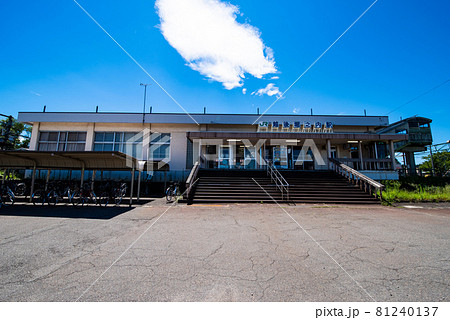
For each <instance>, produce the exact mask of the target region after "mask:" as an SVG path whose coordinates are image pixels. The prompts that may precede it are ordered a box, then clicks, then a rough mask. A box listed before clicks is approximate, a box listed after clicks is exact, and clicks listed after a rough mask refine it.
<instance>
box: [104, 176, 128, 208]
mask: <svg viewBox="0 0 450 320" xmlns="http://www.w3.org/2000/svg"><path fill="white" fill-rule="evenodd" d="M107 187H108V186H107ZM126 192H127V184H126V183H125V182H123V183H121V185H120V187H117V188H114V189H112V190H108V191H105V192H103V193H102V194H101V196H100V206H102V207H106V206H107V205H108V204H109V203H110V202H114V203H115V205H116V206H117V205H119V204H120V203H121V202H122V200H123V198H124V197H125V195H126Z"/></svg>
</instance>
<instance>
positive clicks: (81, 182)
mask: <svg viewBox="0 0 450 320" xmlns="http://www.w3.org/2000/svg"><path fill="white" fill-rule="evenodd" d="M83 184H84V165H83V167H82V168H81V179H80V188H83Z"/></svg>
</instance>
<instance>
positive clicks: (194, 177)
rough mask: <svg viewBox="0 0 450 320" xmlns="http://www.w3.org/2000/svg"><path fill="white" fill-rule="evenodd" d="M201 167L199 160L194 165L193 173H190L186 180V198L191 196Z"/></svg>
mask: <svg viewBox="0 0 450 320" xmlns="http://www.w3.org/2000/svg"><path fill="white" fill-rule="evenodd" d="M199 169H200V163H199V162H198V161H197V162H196V163H195V164H194V166H193V167H192V170H191V173H189V176H188V178H187V180H186V199H188V200H189V199H190V198H191V192H192V188H193V187H194V185H195V183H196V182H197V175H198V170H199Z"/></svg>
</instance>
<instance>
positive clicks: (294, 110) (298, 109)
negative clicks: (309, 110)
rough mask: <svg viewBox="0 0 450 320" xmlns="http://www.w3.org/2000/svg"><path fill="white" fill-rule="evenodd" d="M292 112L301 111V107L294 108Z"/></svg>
mask: <svg viewBox="0 0 450 320" xmlns="http://www.w3.org/2000/svg"><path fill="white" fill-rule="evenodd" d="M292 112H293V113H299V112H300V108H294V109H293V110H292Z"/></svg>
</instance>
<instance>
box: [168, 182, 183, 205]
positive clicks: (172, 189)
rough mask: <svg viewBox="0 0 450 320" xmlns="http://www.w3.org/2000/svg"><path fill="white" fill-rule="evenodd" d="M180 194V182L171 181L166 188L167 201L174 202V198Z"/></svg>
mask: <svg viewBox="0 0 450 320" xmlns="http://www.w3.org/2000/svg"><path fill="white" fill-rule="evenodd" d="M179 195H180V183H179V182H175V183H173V182H171V183H170V186H169V187H168V188H167V190H166V200H167V202H172V201H173V199H174V198H176V197H178V196H179Z"/></svg>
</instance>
